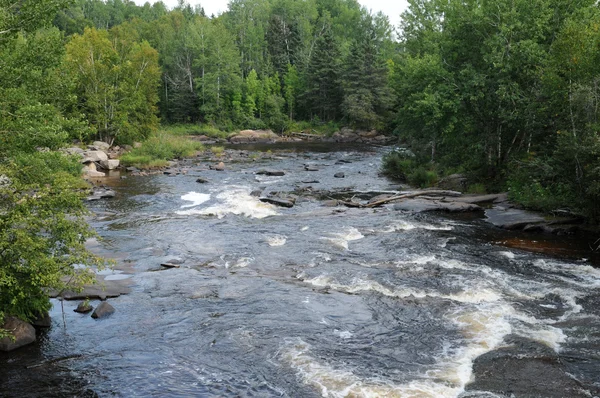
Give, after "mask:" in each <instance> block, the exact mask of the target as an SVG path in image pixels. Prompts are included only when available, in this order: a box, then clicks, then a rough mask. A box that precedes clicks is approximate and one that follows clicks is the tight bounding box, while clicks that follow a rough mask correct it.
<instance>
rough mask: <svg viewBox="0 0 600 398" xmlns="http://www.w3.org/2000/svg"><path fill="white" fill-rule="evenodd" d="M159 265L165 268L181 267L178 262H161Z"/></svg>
mask: <svg viewBox="0 0 600 398" xmlns="http://www.w3.org/2000/svg"><path fill="white" fill-rule="evenodd" d="M161 266H163V267H165V268H179V267H181V266H180V265H179V264H175V263H171V262H168V263H162V264H161Z"/></svg>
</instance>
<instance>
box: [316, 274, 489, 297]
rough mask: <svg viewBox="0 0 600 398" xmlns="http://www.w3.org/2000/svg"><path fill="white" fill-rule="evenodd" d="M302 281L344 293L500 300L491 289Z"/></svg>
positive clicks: (323, 278)
mask: <svg viewBox="0 0 600 398" xmlns="http://www.w3.org/2000/svg"><path fill="white" fill-rule="evenodd" d="M304 282H306V283H309V284H311V285H313V286H317V287H328V288H330V289H333V290H337V291H340V292H345V293H352V294H354V293H360V292H367V291H373V292H377V293H380V294H383V295H384V296H388V297H396V298H407V297H414V298H428V297H429V298H441V299H448V300H452V301H456V302H460V303H482V302H495V301H498V300H500V295H499V294H498V293H496V292H495V291H493V290H491V289H468V290H463V291H461V292H458V293H453V294H441V293H439V292H435V291H433V292H427V291H424V290H416V289H413V288H407V287H402V288H396V289H392V288H389V287H386V286H383V285H382V284H380V283H379V282H375V281H370V280H364V279H360V278H355V279H353V280H352V282H351V283H350V284H348V285H344V284H340V283H337V282H335V281H333V280H332V279H331V278H330V277H328V276H326V275H321V276H318V277H316V278H313V279H305V280H304Z"/></svg>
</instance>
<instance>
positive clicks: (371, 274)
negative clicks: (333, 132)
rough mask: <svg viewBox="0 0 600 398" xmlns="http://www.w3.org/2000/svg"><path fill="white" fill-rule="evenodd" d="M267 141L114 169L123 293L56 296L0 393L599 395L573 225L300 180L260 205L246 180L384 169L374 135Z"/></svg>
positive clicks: (101, 214)
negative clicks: (133, 169)
mask: <svg viewBox="0 0 600 398" xmlns="http://www.w3.org/2000/svg"><path fill="white" fill-rule="evenodd" d="M249 149H252V148H249ZM254 149H256V148H254ZM259 149H260V148H259ZM262 149H263V150H265V148H262ZM269 151H270V152H269V153H270V156H268V159H262V160H261V159H255V161H253V156H252V152H248V153H247V157H248V160H247V161H242V162H226V165H227V169H226V170H225V171H222V172H221V171H213V170H206V169H207V167H206V165H207V164H208V163H207V162H206V161H204V160H202V159H197V160H191V161H188V162H187V163H186V165H187V166H188V167H189V172H188V173H187V174H185V175H184V174H182V175H177V176H167V175H152V176H139V177H132V176H130V177H128V178H126V179H116V180H114V181H112V183H111V185H112V187H113V189H114V190H115V191H116V192H117V197H116V198H114V199H109V200H103V201H98V202H93V203H91V204H90V210H91V211H92V212H93V213H94V214H95V216H94V217H92V218H90V223H91V225H92V226H93V227H94V228H95V229H96V230H97V231H98V233H99V235H100V236H101V238H102V240H101V241H99V242H97V243H95V244H93V245H92V246H91V247H92V249H93V250H94V251H96V252H97V253H99V254H101V255H104V256H107V257H110V258H113V259H115V260H116V266H115V269H114V271H112V272H108V276H107V279H109V280H110V279H113V280H117V279H127V280H130V281H131V285H132V292H131V293H130V294H127V295H123V296H120V297H118V298H114V299H109V302H110V303H111V304H112V305H113V306H114V307H115V308H116V311H117V312H116V313H115V314H113V315H112V316H110V317H109V318H106V319H101V320H94V319H92V318H90V317H89V315H80V314H77V313H75V312H73V309H74V308H75V307H76V305H77V302H72V301H65V302H64V303H63V305H64V314H63V311H62V309H61V303H60V302H58V301H53V302H54V304H55V305H54V308H53V310H52V312H51V315H52V317H53V326H52V328H51V329H50V330H49V331H48V332H46V333H45V334H44V335H43V336H42V338H41V339H40V341H39V342H38V343H36V344H34V345H32V346H29V347H25V348H22V349H20V350H17V351H15V352H13V353H10V354H0V396H6V397H13V396H14V397H28V396H39V397H46V396H90V397H93V396H101V397H105V396H106V397H109V396H110V397H112V396H117V397H320V396H322V397H463V398H464V397H510V396H515V397H593V396H599V395H600V290H599V288H600V269H599V268H598V267H597V264H594V263H595V262H596V261H597V258H596V259H592V258H591V257H590V256H588V255H586V251H585V247H583V248H582V247H580V246H582V245H581V242H580V241H578V240H577V238H555V237H550V236H544V235H533V234H517V233H514V232H510V233H509V232H504V231H500V230H497V229H495V228H494V227H492V226H491V225H489V224H487V223H486V222H485V220H483V217H482V215H481V214H480V215H477V216H449V215H444V214H433V213H431V214H407V213H402V212H398V211H394V210H393V209H392V207H391V206H390V207H382V208H378V209H351V208H344V207H337V208H331V207H325V206H324V205H323V201H322V200H318V199H314V198H313V197H312V196H300V197H299V199H298V200H297V202H296V205H295V206H294V207H293V208H282V207H276V206H273V205H270V204H266V203H262V202H260V201H258V199H257V198H256V197H255V196H252V195H251V192H252V191H254V190H256V189H257V188H261V190H263V191H265V192H268V191H272V192H284V193H289V192H292V191H294V192H300V191H304V192H309V191H310V188H307V187H312V189H313V190H316V189H324V190H327V191H335V192H338V193H339V192H343V191H344V190H347V191H349V192H353V195H355V194H356V195H360V193H361V192H376V191H397V190H398V189H400V187H399V186H398V185H396V184H395V183H394V182H392V181H389V180H387V179H385V178H383V177H381V176H380V175H379V174H378V168H379V165H380V160H381V156H382V154H383V153H384V152H385V149H383V148H370V147H360V148H359V147H344V146H341V147H338V148H337V150H334V151H331V150H330V149H328V150H325V149H324V148H323V147H321V146H318V145H316V146H309V145H304V146H272V147H269ZM305 165H312V166H314V167H315V168H317V169H318V171H306V170H305ZM265 168H269V169H278V170H284V171H285V172H286V174H285V175H284V176H274V177H269V176H265V175H257V174H255V173H256V172H257V171H259V170H261V169H265ZM337 172H343V173H344V174H345V178H334V174H335V173H337ZM198 177H202V178H206V179H208V180H209V181H210V182H209V183H207V184H198V183H197V182H196V179H197V178H198ZM315 181H318V182H315ZM332 196H333V195H332ZM511 242H512V243H511ZM514 242H518V244H515V243H514ZM527 242H530V244H528V243H527ZM528 246H531V247H532V248H534V249H535V248H537V249H538V250H533V251H532V250H523V249H522V248H527V247H528ZM540 248H542V249H543V248H548V250H539V249H540ZM540 251H541V252H540ZM164 262H175V263H179V264H180V268H171V269H166V268H164V267H161V266H160V264H161V263H164ZM105 273H106V272H105ZM97 304H98V302H96V301H92V305H94V306H95V305H97Z"/></svg>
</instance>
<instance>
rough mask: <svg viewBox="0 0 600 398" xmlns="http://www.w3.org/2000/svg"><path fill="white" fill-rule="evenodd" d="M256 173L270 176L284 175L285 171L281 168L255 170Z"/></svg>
mask: <svg viewBox="0 0 600 398" xmlns="http://www.w3.org/2000/svg"><path fill="white" fill-rule="evenodd" d="M256 174H258V175H266V176H272V177H281V176H284V175H285V172H284V171H281V170H260V171H257V172H256Z"/></svg>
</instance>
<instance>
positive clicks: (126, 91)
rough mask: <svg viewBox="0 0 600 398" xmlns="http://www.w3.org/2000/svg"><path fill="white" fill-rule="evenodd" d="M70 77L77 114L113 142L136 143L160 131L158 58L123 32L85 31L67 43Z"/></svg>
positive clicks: (66, 66) (152, 51)
mask: <svg viewBox="0 0 600 398" xmlns="http://www.w3.org/2000/svg"><path fill="white" fill-rule="evenodd" d="M66 51H67V56H66V61H65V64H64V70H65V74H66V75H67V76H69V78H71V79H72V80H73V81H74V82H75V84H76V87H75V93H76V94H77V97H78V103H77V109H78V110H80V112H82V113H84V114H85V115H86V116H87V119H88V121H89V122H90V124H91V125H92V126H93V127H94V129H95V130H96V131H97V132H98V138H99V139H100V140H102V141H105V142H108V143H113V142H117V143H131V142H133V141H135V140H140V139H143V138H146V137H148V136H149V135H150V133H151V132H152V131H154V130H156V128H158V118H157V117H156V102H157V101H158V93H157V91H156V88H157V86H158V79H159V77H160V70H159V67H158V53H157V52H156V50H154V49H153V48H152V47H150V45H149V44H148V43H147V42H142V43H138V42H134V41H129V39H127V38H125V37H124V35H122V32H121V31H120V30H119V29H116V30H114V31H112V32H111V34H109V33H108V32H106V31H98V30H96V29H93V28H92V29H89V28H86V29H85V31H84V34H83V35H81V36H80V35H74V36H73V37H72V38H71V40H70V41H69V43H68V44H67V49H66Z"/></svg>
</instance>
